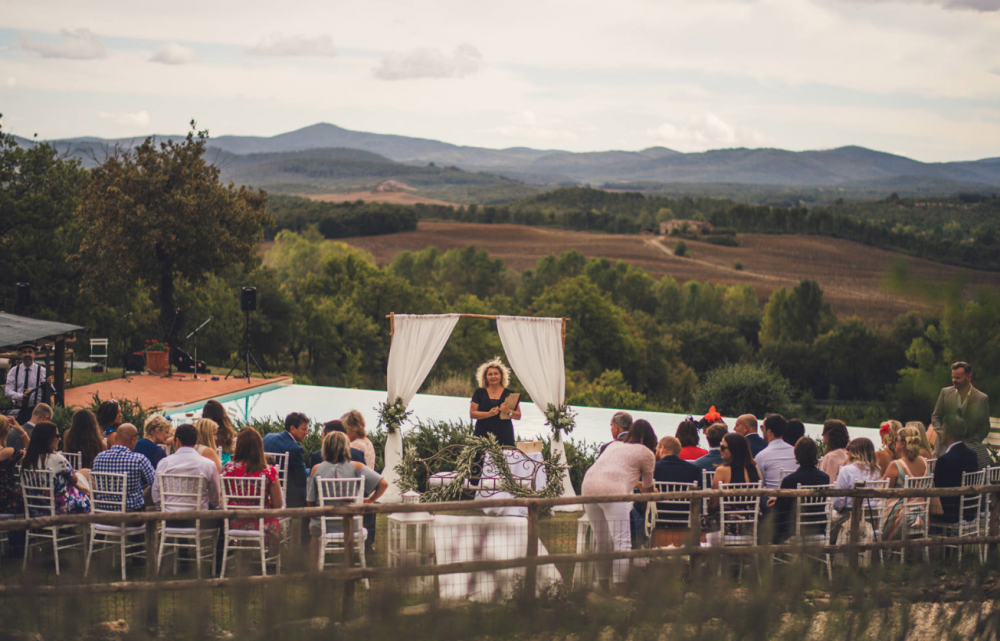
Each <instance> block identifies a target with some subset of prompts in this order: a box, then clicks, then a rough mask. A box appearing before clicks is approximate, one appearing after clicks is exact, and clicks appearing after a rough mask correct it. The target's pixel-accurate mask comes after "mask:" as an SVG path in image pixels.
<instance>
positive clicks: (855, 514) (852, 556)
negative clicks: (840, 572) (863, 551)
mask: <svg viewBox="0 0 1000 641" xmlns="http://www.w3.org/2000/svg"><path fill="white" fill-rule="evenodd" d="M863 509H864V501H862V500H861V499H860V498H859V497H857V496H855V497H854V498H853V499H852V501H851V539H850V544H851V548H850V551H849V552H848V555H847V556H848V560H849V562H850V565H851V572H856V571H857V569H858V548H857V545H858V540H859V539H860V538H861V511H862V510H863Z"/></svg>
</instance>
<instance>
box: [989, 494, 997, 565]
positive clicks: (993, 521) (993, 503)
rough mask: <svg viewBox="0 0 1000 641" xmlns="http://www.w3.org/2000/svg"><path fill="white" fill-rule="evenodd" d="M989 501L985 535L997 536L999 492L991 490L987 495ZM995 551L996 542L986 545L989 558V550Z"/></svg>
mask: <svg viewBox="0 0 1000 641" xmlns="http://www.w3.org/2000/svg"><path fill="white" fill-rule="evenodd" d="M989 502H990V522H989V527H988V529H987V531H986V535H987V536H997V533H998V531H1000V494H997V493H996V492H993V493H992V494H990V496H989ZM991 550H992V551H993V553H994V554H995V553H996V550H997V545H996V543H991V544H989V545H987V546H986V554H987V557H986V558H989V555H990V551H991Z"/></svg>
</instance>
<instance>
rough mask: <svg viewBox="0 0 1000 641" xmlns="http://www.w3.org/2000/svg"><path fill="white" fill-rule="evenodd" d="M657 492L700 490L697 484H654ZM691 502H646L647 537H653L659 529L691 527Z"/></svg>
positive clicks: (662, 500) (685, 500) (671, 500)
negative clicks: (654, 531)
mask: <svg viewBox="0 0 1000 641" xmlns="http://www.w3.org/2000/svg"><path fill="white" fill-rule="evenodd" d="M653 485H655V486H656V489H655V490H654V491H656V492H689V491H692V490H697V489H698V484H697V483H654V484H653ZM690 512H691V501H689V500H688V499H661V500H659V501H646V536H647V537H649V536H652V534H653V530H654V529H655V528H657V527H664V528H671V529H673V528H687V527H688V526H689V525H690Z"/></svg>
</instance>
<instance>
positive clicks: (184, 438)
mask: <svg viewBox="0 0 1000 641" xmlns="http://www.w3.org/2000/svg"><path fill="white" fill-rule="evenodd" d="M197 444H198V430H197V429H196V428H195V426H194V425H191V424H189V423H185V424H184V425H181V426H179V427H178V428H177V433H176V434H174V448H175V449H174V453H173V454H171V455H170V456H165V457H163V459H161V460H160V462H159V464H158V465H157V466H156V476H157V478H158V479H159V478H160V477H161V476H162V475H164V474H177V475H183V476H200V477H201V478H203V479H205V489H204V491H203V492H202V495H201V505H198V506H194V505H192V506H191V507H190V508H189V509H192V510H195V509H198V510H214V509H216V508H218V507H219V505H220V504H221V503H220V499H219V492H220V489H219V469H218V468H217V467H215V463H213V462H212V461H210V460H209V459H207V458H205V457H204V456H202V455H200V454H198V451H197V450H195V449H194V447H195V445H197ZM157 449H159V448H157ZM153 502H154V503H156V504H157V505H159V504H160V484H159V482H157V483H154V484H153ZM169 509H173V510H178V509H180V508H179V507H177V506H176V505H175V506H172V507H171V508H169ZM202 523H203V524H204V521H203V522H202ZM171 525H173V526H174V527H185V526H186V525H181V524H176V523H171ZM191 527H193V524H191ZM208 527H217V526H208Z"/></svg>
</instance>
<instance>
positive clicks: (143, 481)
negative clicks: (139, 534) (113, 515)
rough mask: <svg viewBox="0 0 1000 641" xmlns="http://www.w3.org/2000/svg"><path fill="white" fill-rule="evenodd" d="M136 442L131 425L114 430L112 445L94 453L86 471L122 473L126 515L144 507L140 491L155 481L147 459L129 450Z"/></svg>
mask: <svg viewBox="0 0 1000 641" xmlns="http://www.w3.org/2000/svg"><path fill="white" fill-rule="evenodd" d="M138 441H139V430H137V429H136V428H135V425H132V424H131V423H123V424H122V425H120V426H119V427H118V432H117V435H116V437H115V444H114V445H112V446H111V447H110V448H108V449H106V450H104V451H103V452H101V453H100V454H98V455H97V456H96V457H95V458H94V464H93V465H92V466H91V468H90V471H91V472H92V473H93V472H102V473H105V474H124V475H125V476H126V477H127V478H126V481H125V483H126V495H125V509H126V510H128V511H129V512H139V511H141V510H142V509H143V508H144V507H145V505H146V502H145V499H144V497H143V492H144V491H145V490H147V489H152V486H153V483H154V482H155V481H156V472H155V470H153V466H152V465H150V464H149V459H148V458H146V457H145V456H143V455H142V454H136V453H135V452H134V451H133V450H135V444H136V443H137V442H138ZM98 494H99V493H98Z"/></svg>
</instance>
